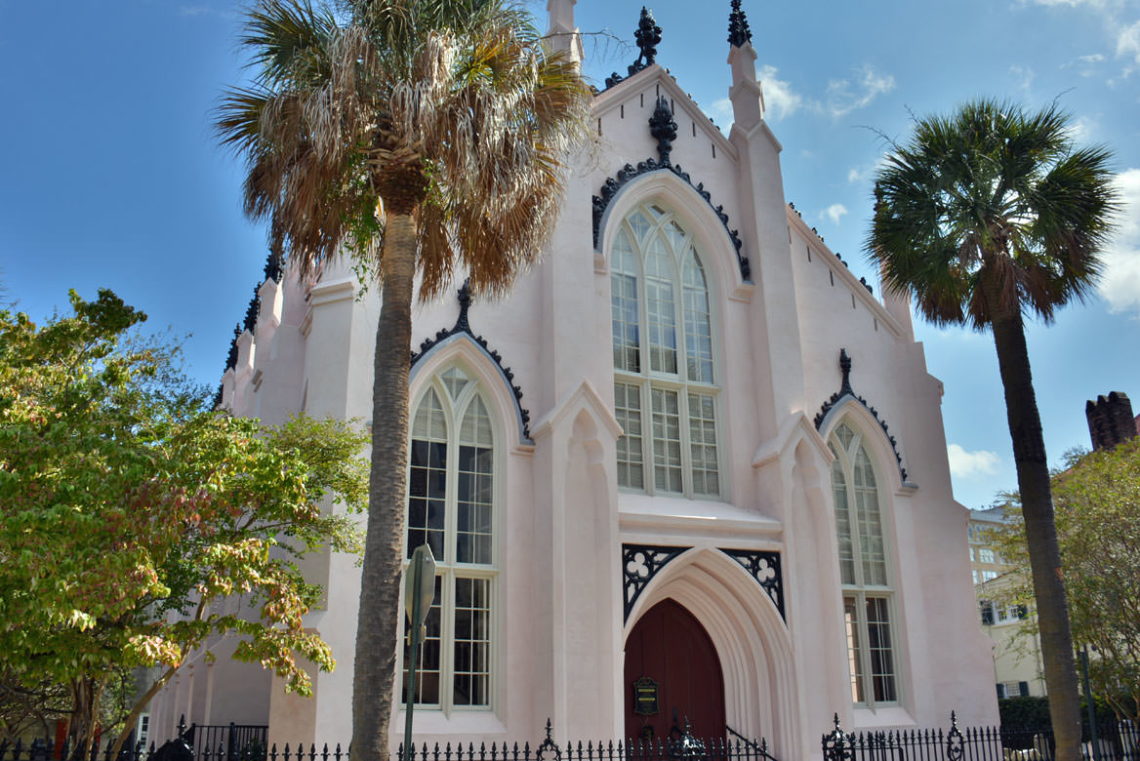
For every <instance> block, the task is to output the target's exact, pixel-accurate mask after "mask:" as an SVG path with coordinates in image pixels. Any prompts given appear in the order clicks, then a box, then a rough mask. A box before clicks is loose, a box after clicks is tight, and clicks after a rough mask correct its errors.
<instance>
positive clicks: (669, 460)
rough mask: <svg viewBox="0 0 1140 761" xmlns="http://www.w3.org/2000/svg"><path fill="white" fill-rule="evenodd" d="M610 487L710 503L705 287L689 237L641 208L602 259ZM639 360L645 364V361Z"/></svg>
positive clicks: (670, 218) (712, 404) (710, 379)
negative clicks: (612, 463)
mask: <svg viewBox="0 0 1140 761" xmlns="http://www.w3.org/2000/svg"><path fill="white" fill-rule="evenodd" d="M610 272H611V312H612V324H613V352H614V397H615V414H616V416H617V419H618V422H619V423H620V424H621V426H622V429H623V431H624V432H625V434H624V435H623V436H622V437H621V438H620V439H619V440H618V455H617V471H618V485H619V486H621V487H623V488H628V489H637V490H641V491H645V492H647V493H650V494H677V495H684V496H689V497H714V498H715V497H720V496H721V495H722V484H721V476H720V472H721V469H720V461H719V460H720V451H719V448H718V443H717V398H718V395H719V387H718V386H717V385H716V383H717V380H718V378H717V373H716V369H715V364H716V363H715V357H714V349H713V330H712V310H711V307H710V299H709V288H708V280H707V277H706V274H705V270H704V267H703V266H702V264H701V260H700V255H699V254H698V252H697V249H696V247H695V245H694V243H693V238H692V235H691V234H689V233H688V232H687V231H686V230H685V228H684V227H683V226H682V225H681V224H680V222H678V220H677V219H676V218H675V217H674V215H673V214H672V213H670V212H669V211H667V210H666V209H664V208H663V207H661V206H659V205H657V204H652V203H650V204H643V205H641V206H639V207H637V208H636V209H635V210H634V211H633V212H631V213H630V214H629V215H628V216H627V217H626V218H625V219H624V220H623V221H622V222H621V224H620V226H619V228H618V230H617V233H616V236H615V239H614V244H613V248H612V256H611V265H610ZM646 360H648V361H646Z"/></svg>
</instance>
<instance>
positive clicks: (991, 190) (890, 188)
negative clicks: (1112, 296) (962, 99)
mask: <svg viewBox="0 0 1140 761" xmlns="http://www.w3.org/2000/svg"><path fill="white" fill-rule="evenodd" d="M1068 127H1069V117H1068V116H1067V115H1066V114H1065V113H1064V112H1062V111H1061V110H1059V109H1058V108H1057V107H1056V106H1050V107H1048V108H1045V109H1043V110H1042V111H1039V112H1036V113H1026V112H1025V111H1024V110H1023V109H1021V108H1019V107H1017V106H1015V105H1013V104H1010V103H1008V102H1001V101H995V100H980V101H975V102H973V103H969V104H966V105H965V106H963V107H962V108H960V109H959V110H958V111H957V112H956V113H955V114H953V115H951V116H934V117H930V118H927V119H922V120H920V121H919V122H918V123H917V124H916V126H915V131H914V136H913V138H912V139H911V141H910V142H908V143H906V144H905V145H899V146H895V150H894V151H893V152H892V154H891V155H890V156H889V157H888V159H887V161H886V163H885V165H884V167H883V169H881V170H880V172H879V173H878V175H877V177H876V184H875V189H876V200H877V204H876V212H875V218H874V223H873V225H872V229H871V232H870V234H869V236H868V238H867V242H866V251H867V253H868V256H869V257H870V258H871V259H872V260H873V261H874V262H876V263H877V264H878V265H879V266H880V269H881V271H882V272H883V276H884V284H885V285H886V286H887V287H888V288H889V289H891V290H892V291H896V292H909V293H912V294H913V295H914V296H915V299H916V303H917V305H918V308H919V309H920V310H921V311H922V312H923V314H924V315H925V316H926V317H928V318H929V319H931V320H932V321H934V322H936V323H940V324H946V323H967V324H969V325H971V326H972V327H974V328H977V329H983V328H985V327H986V326H988V325H989V324H990V322H991V321H992V320H993V319H995V317H997V316H1001V315H1009V314H1017V313H1020V312H1022V311H1026V310H1028V311H1031V312H1034V313H1036V314H1037V315H1039V316H1040V317H1042V318H1043V319H1044V320H1046V321H1048V320H1051V319H1052V317H1053V314H1054V312H1055V310H1056V308H1057V307H1059V306H1062V305H1064V304H1066V303H1068V302H1069V301H1070V300H1072V299H1073V298H1074V297H1075V298H1081V297H1083V296H1084V295H1085V294H1087V293H1089V292H1090V289H1091V288H1092V286H1093V285H1095V283H1096V280H1097V276H1098V274H1099V272H1100V269H1101V265H1100V260H1099V259H1098V257H1097V254H1098V252H1099V251H1100V249H1101V248H1102V247H1103V245H1104V243H1105V242H1106V239H1107V236H1108V234H1109V232H1110V228H1111V221H1112V218H1113V215H1114V214H1115V213H1116V212H1117V211H1118V201H1117V199H1116V195H1115V191H1114V190H1113V188H1112V185H1111V182H1110V180H1111V173H1110V172H1109V169H1108V165H1109V162H1110V156H1109V154H1108V152H1107V151H1105V150H1104V149H1086V150H1079V151H1074V150H1073V149H1072V144H1071V133H1070V131H1069V128H1068Z"/></svg>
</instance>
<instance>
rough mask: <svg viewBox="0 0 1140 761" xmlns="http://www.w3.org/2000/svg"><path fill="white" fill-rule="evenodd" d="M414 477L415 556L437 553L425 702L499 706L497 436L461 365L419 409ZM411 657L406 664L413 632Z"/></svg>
mask: <svg viewBox="0 0 1140 761" xmlns="http://www.w3.org/2000/svg"><path fill="white" fill-rule="evenodd" d="M408 476H409V477H408V531H407V554H408V556H409V557H410V556H411V553H412V551H413V550H414V549H415V548H416V547H417V546H419V545H421V544H424V543H425V542H426V543H427V544H428V545H429V546H430V547H431V549H432V554H433V555H434V556H435V559H436V579H435V584H436V597H435V603H434V604H433V605H432V608H431V610H430V611H429V613H428V617H427V622H426V628H427V638H426V640H425V641H424V645H423V648H422V651H421V652H422V655H421V660H420V671H419V674H418V678H417V680H416V688H415V697H416V703H417V704H421V705H426V706H434V707H438V708H440V709H442V710H444V711H450V710H452V709H462V708H489V707H490V705H491V689H492V687H491V685H492V677H493V673H492V669H491V663H492V644H493V637H492V632H493V626H492V614H493V600H494V596H495V582H496V578H497V572H496V567H495V560H494V554H495V541H494V539H495V488H494V487H495V440H494V433H493V431H492V426H491V418H490V415H489V414H488V412H487V407H486V405H485V404H484V402H483V399H482V397H480V396H479V390H478V387H477V385H476V384H475V383H474V382H473V381H472V380H471V379H469V378H468V376H467V375H466V374H465V373H464V372H463V371H462V370H461V369H460V368H458V367H452V368H450V369H448V370H447V371H445V372H444V373H442V374H440V375H439V376H438V377H437V378H436V379H434V380H433V382H432V384H431V386H430V388H428V390H427V391H426V392H425V393H424V394H423V396H422V397H421V398H420V401H419V404H418V405H417V406H416V410H415V415H414V417H413V422H412V437H411V456H410V462H409V472H408ZM406 623H407V622H406V621H405V624H406ZM404 658H405V669H406V667H407V664H406V661H407V658H408V649H407V646H406V638H405V652H404ZM404 680H405V681H404V682H402V685H406V680H407V671H406V670H405V672H404ZM403 689H404V694H403V695H402V699H403V700H405V701H406V700H407V693H406V687H403Z"/></svg>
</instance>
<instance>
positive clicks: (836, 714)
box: [831, 712, 839, 729]
mask: <svg viewBox="0 0 1140 761" xmlns="http://www.w3.org/2000/svg"><path fill="white" fill-rule="evenodd" d="M831 721H832V723H834V724H835V728H836V729H839V713H838V712H836V713H835V714H834V716H832V719H831Z"/></svg>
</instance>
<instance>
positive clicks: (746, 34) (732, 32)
mask: <svg viewBox="0 0 1140 761" xmlns="http://www.w3.org/2000/svg"><path fill="white" fill-rule="evenodd" d="M746 42H749V43H750V42H752V30H751V29H750V28H749V27H748V17H747V16H745V15H744V11H742V10H741V9H740V0H732V12H731V13H729V14H728V44H730V45H732V46H733V47H734V48H739V47H743V46H744V43H746Z"/></svg>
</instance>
